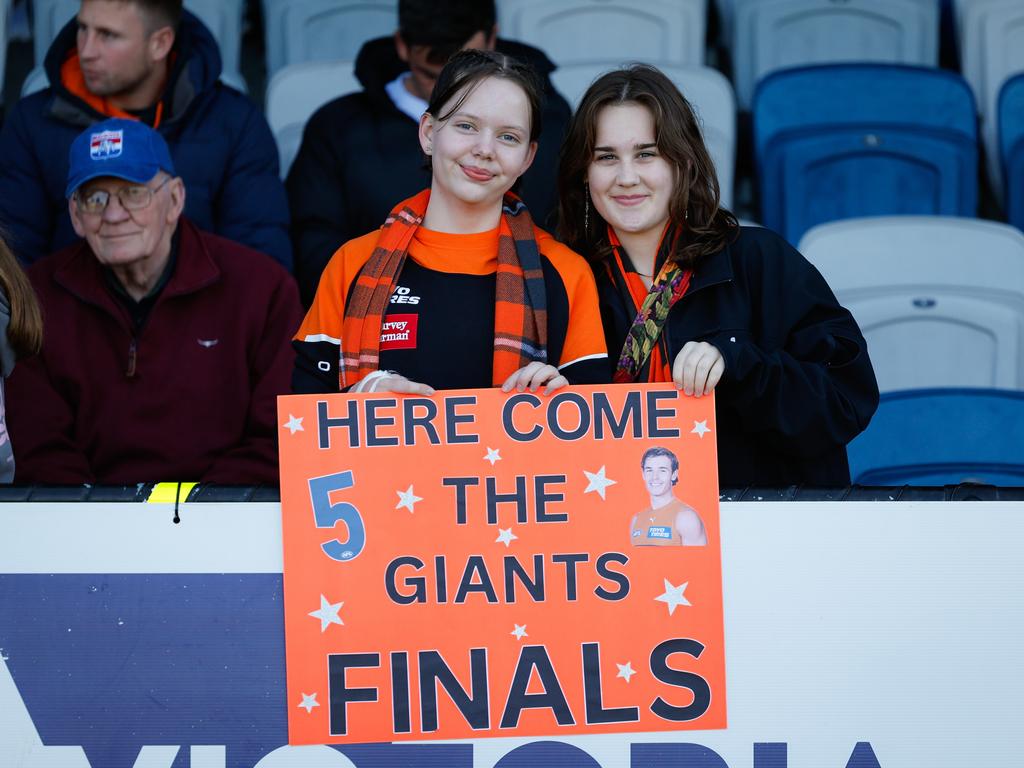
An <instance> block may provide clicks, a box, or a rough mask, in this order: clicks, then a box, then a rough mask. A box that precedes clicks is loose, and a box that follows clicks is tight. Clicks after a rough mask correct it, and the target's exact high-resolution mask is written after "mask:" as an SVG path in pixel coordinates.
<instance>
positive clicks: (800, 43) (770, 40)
mask: <svg viewBox="0 0 1024 768" xmlns="http://www.w3.org/2000/svg"><path fill="white" fill-rule="evenodd" d="M733 3H734V5H735V18H734V19H733V25H732V30H733V46H732V55H733V68H734V70H735V82H736V95H737V98H738V99H739V103H740V108H741V109H749V108H750V105H751V101H752V99H753V95H754V89H755V86H756V84H757V82H758V81H759V80H760V79H761V78H762V77H764V76H765V75H767V74H768V73H769V72H774V71H775V70H777V69H783V68H786V67H794V66H801V65H806V64H819V63H826V62H841V61H877V62H889V63H901V64H920V65H925V66H935V65H936V64H937V63H938V41H939V7H938V2H937V1H936V0H858V1H857V2H852V3H851V2H836V0H733Z"/></svg>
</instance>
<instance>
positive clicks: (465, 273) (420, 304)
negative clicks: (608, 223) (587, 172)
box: [292, 226, 610, 394]
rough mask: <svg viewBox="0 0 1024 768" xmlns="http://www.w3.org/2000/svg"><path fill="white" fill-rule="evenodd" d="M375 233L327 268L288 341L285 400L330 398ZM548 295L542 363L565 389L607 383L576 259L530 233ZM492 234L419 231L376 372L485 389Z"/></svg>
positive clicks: (588, 286) (597, 322) (597, 320)
mask: <svg viewBox="0 0 1024 768" xmlns="http://www.w3.org/2000/svg"><path fill="white" fill-rule="evenodd" d="M377 236H378V232H371V233H370V234H367V235H364V236H363V237H359V238H356V239H355V240H350V241H349V242H348V243H346V244H345V245H343V246H342V247H341V248H339V249H338V251H337V252H336V253H335V254H334V256H333V257H332V258H331V261H330V263H329V264H328V265H327V269H326V270H324V274H323V277H321V279H320V286H319V288H318V289H317V294H316V299H315V300H314V301H313V306H312V307H310V310H309V313H308V314H307V315H306V319H305V320H304V321H303V323H302V326H301V327H300V328H299V332H298V333H297V334H296V335H295V341H294V346H295V349H296V352H297V356H296V361H295V373H294V375H293V377H292V391H293V392H296V393H299V394H303V393H320V392H337V391H338V364H339V360H340V356H341V329H342V324H343V318H344V312H345V301H346V299H347V297H348V295H349V291H350V290H351V287H352V284H353V283H354V281H355V278H356V276H357V275H358V273H359V270H360V269H361V268H362V267H363V265H364V264H365V263H366V262H367V260H368V259H369V258H370V255H371V253H372V252H373V249H374V246H375V245H376V243H377ZM536 238H537V246H538V248H539V249H540V253H541V262H542V266H543V270H544V288H545V292H546V294H547V318H548V322H547V333H548V338H547V348H548V362H550V363H551V364H552V365H555V366H556V367H557V368H558V369H559V370H560V371H561V372H562V374H563V375H564V376H565V377H566V378H567V379H568V380H569V382H570V383H572V384H600V383H605V382H607V381H609V380H610V379H609V376H610V374H609V367H608V362H607V357H608V355H607V352H606V350H605V342H604V332H603V330H602V327H601V315H600V312H599V310H598V304H597V289H596V287H595V285H594V278H593V275H592V274H591V271H590V268H589V266H588V265H587V263H586V262H585V261H584V260H583V258H582V257H580V256H579V255H577V254H576V253H574V252H573V251H571V250H569V249H568V248H566V247H565V246H564V245H562V244H561V243H558V242H556V241H555V239H554V238H552V237H551V235H549V234H547V233H546V232H544V231H543V230H540V229H537V230H536ZM497 254H498V229H497V228H495V229H493V230H490V231H488V232H480V233H475V234H468V235H455V234H450V233H445V232H435V231H432V230H428V229H425V228H424V227H422V226H421V227H420V228H419V229H418V230H417V231H416V234H415V236H414V237H413V240H412V243H411V244H410V245H409V255H408V258H407V259H406V261H405V264H404V265H403V266H402V272H401V274H400V275H399V276H398V280H397V282H396V286H395V290H394V291H393V293H392V295H391V303H390V306H389V308H388V311H387V313H386V314H385V316H384V321H383V324H382V328H381V337H380V367H381V369H382V370H389V371H397V372H398V373H400V374H402V375H403V376H405V377H406V378H408V379H410V380H412V381H418V382H422V383H424V384H429V385H430V386H432V387H434V388H435V389H463V388H478V387H490V386H492V384H491V366H492V358H493V353H494V305H495V288H496V278H495V270H496V269H497V265H498V257H497Z"/></svg>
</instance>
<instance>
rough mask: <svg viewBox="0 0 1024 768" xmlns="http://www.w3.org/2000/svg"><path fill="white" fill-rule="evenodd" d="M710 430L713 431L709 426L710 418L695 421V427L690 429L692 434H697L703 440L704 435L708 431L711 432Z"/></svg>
mask: <svg viewBox="0 0 1024 768" xmlns="http://www.w3.org/2000/svg"><path fill="white" fill-rule="evenodd" d="M710 431H711V427H709V426H708V420H707V419H704V421H694V422H693V429H691V430H690V434H691V435H696V436H697V437H699V438H700V439H701V440H703V439H704V435H705V434H706V433H708V432H710Z"/></svg>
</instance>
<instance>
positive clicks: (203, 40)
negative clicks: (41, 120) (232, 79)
mask: <svg viewBox="0 0 1024 768" xmlns="http://www.w3.org/2000/svg"><path fill="white" fill-rule="evenodd" d="M77 32H78V22H77V20H76V19H71V21H69V22H68V23H67V24H65V25H64V27H63V29H61V31H60V32H59V33H58V35H57V37H56V38H55V39H54V41H53V43H52V44H51V45H50V49H49V50H48V51H47V53H46V59H45V60H44V62H43V67H44V68H45V70H46V75H47V77H48V78H49V80H50V89H51V91H52V94H53V99H52V100H51V102H50V104H49V107H48V111H49V113H50V114H51V115H52V116H54V117H56V118H57V119H59V120H62V121H63V122H66V123H70V124H72V125H80V126H82V127H83V128H85V127H87V126H89V125H92V124H93V123H95V122H97V121H98V120H102V119H103V118H105V117H107V115H106V114H104V113H103V112H100V111H99V110H97V108H96V107H94V106H93V105H91V104H89V103H88V102H87V101H85V100H84V99H83V98H82V97H81V96H79V95H77V94H76V93H74V92H72V91H71V90H69V89H68V88H67V86H66V85H65V83H64V82H63V80H62V76H61V71H62V69H63V67H64V63H65V62H66V61H67V59H68V58H69V57H70V56H71V55H72V54H74V53H75V50H76V48H77ZM170 55H171V60H172V63H171V69H170V74H169V76H168V78H167V85H166V87H165V88H164V93H163V95H162V97H161V99H162V101H163V118H162V121H161V122H162V124H163V125H168V124H173V123H175V122H177V121H179V120H181V119H182V118H183V117H184V115H185V114H186V113H187V112H188V110H189V107H190V106H191V105H192V104H193V102H194V101H195V100H196V98H197V97H198V96H199V95H201V94H202V93H204V92H206V91H208V90H210V89H212V88H213V87H215V86H216V84H217V80H218V79H219V78H220V73H221V59H220V49H219V48H218V46H217V41H216V40H214V38H213V35H212V34H211V33H210V31H209V30H208V29H207V28H206V27H205V26H204V25H203V23H202V22H201V21H200V20H199V19H198V18H197V17H196V16H194V15H193V14H192V13H190V12H189V11H187V10H185V11H183V12H182V14H181V24H180V25H179V27H178V34H177V35H176V37H175V41H174V48H173V49H172V50H171V54H170Z"/></svg>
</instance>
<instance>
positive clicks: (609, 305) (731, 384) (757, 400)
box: [596, 227, 878, 488]
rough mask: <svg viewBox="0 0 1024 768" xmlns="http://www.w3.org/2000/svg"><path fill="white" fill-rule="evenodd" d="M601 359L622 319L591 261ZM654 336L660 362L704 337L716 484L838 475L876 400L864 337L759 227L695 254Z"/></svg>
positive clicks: (815, 275)
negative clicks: (601, 327)
mask: <svg viewBox="0 0 1024 768" xmlns="http://www.w3.org/2000/svg"><path fill="white" fill-rule="evenodd" d="M596 273H597V274H596V276H597V283H598V291H599V293H600V299H601V312H602V317H603V320H604V324H605V335H606V338H607V341H608V351H609V359H610V360H613V361H615V360H617V359H618V353H619V351H620V350H621V349H622V343H623V340H624V338H625V335H626V331H627V330H628V328H629V325H630V324H631V322H632V320H633V312H632V311H631V310H627V308H626V306H625V304H624V302H623V300H622V299H621V297H620V295H619V293H618V292H617V291H616V290H615V287H614V286H613V285H612V283H611V280H610V278H609V276H608V274H607V273H606V271H605V269H604V268H598V269H597V270H596ZM664 333H666V334H667V336H666V339H667V342H668V347H669V355H670V357H669V359H670V360H673V359H675V356H676V355H677V354H678V353H679V350H680V349H682V346H683V345H684V344H685V343H686V342H687V341H690V340H691V339H692V340H696V341H706V342H708V343H710V344H713V345H714V346H716V347H717V348H718V349H719V350H721V352H722V356H723V357H724V358H725V373H724V374H723V376H722V380H721V381H720V382H719V384H718V387H717V388H716V390H715V397H716V420H717V430H718V472H719V485H720V486H721V487H722V488H742V487H746V486H763V487H784V486H788V485H794V484H799V485H813V486H824V487H830V486H845V485H849V484H850V468H849V464H848V462H847V459H846V444H847V443H848V442H849V441H850V440H852V439H853V438H854V437H855V436H856V435H857V434H859V433H860V432H861V431H862V430H863V429H864V428H865V427H866V426H867V424H868V421H869V420H870V418H871V415H872V414H873V413H874V412H875V408H877V407H878V384H877V383H876V382H875V374H874V370H873V369H872V367H871V361H870V360H869V359H868V351H867V342H865V340H864V337H863V336H862V335H861V332H860V329H859V328H858V327H857V323H856V321H855V320H854V319H853V316H852V315H850V313H849V312H848V311H847V310H846V309H844V308H843V307H841V306H840V305H839V303H838V302H837V301H836V298H835V296H834V295H833V293H832V290H831V289H830V288H829V287H828V284H827V283H826V282H825V280H824V278H823V277H822V276H821V274H820V273H819V272H818V270H817V269H815V268H814V267H813V266H812V265H811V264H810V263H809V262H808V261H807V260H806V259H804V257H803V256H801V255H800V254H799V253H797V251H796V250H795V249H794V248H792V247H791V246H790V245H789V244H788V243H787V242H786V241H784V240H783V239H782V238H781V237H779V236H778V235H776V234H775V233H774V232H771V231H770V230H767V229H760V228H757V227H742V228H741V229H740V234H739V236H738V238H737V239H736V240H735V241H734V242H733V243H731V244H730V245H729V246H727V247H726V248H725V250H723V251H721V252H719V253H717V254H714V255H713V256H711V257H708V258H706V259H705V260H703V261H702V262H700V263H699V264H698V265H697V267H696V269H695V271H694V275H693V279H692V282H691V283H690V288H689V290H688V291H687V293H686V295H685V296H683V298H682V299H680V300H679V301H678V302H677V303H676V305H675V306H673V308H672V310H671V312H670V314H669V319H668V322H667V324H666V328H665V331H664Z"/></svg>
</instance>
